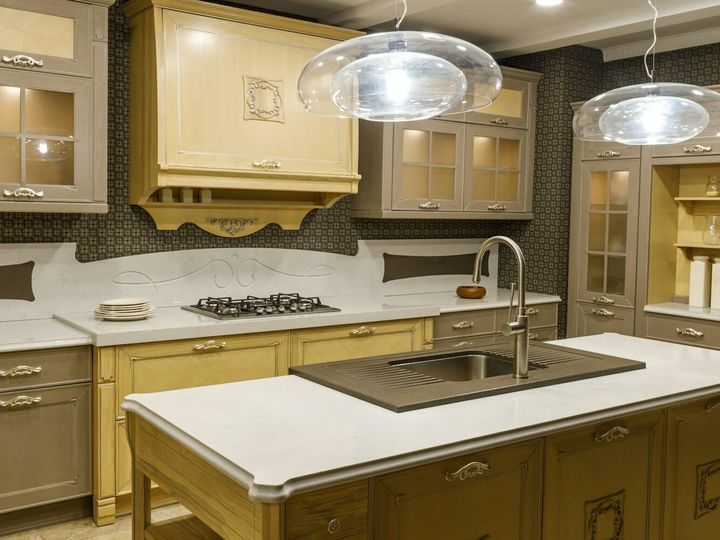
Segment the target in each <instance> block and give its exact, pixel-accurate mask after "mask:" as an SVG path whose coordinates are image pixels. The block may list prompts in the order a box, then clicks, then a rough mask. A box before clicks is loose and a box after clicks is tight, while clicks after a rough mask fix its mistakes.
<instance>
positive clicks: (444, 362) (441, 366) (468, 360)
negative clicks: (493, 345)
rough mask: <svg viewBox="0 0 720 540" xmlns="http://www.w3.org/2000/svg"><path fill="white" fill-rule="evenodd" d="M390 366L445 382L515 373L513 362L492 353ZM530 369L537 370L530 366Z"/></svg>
mask: <svg viewBox="0 0 720 540" xmlns="http://www.w3.org/2000/svg"><path fill="white" fill-rule="evenodd" d="M389 364H390V365H391V366H397V367H401V368H403V369H407V370H410V371H414V372H416V373H423V374H425V375H429V376H431V377H436V378H438V379H441V380H443V381H472V380H475V379H488V378H490V377H498V376H500V375H511V374H512V373H513V362H512V360H510V359H508V358H505V357H501V356H496V355H492V354H490V353H465V352H458V353H454V354H451V355H447V354H443V355H439V356H436V357H434V356H431V357H429V358H419V359H416V360H399V361H395V362H389ZM530 369H537V368H536V367H534V366H530Z"/></svg>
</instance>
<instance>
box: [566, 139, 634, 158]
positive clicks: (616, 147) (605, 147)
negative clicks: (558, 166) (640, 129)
mask: <svg viewBox="0 0 720 540" xmlns="http://www.w3.org/2000/svg"><path fill="white" fill-rule="evenodd" d="M577 144H580V145H581V148H582V154H581V155H582V160H583V161H592V160H595V159H601V160H617V159H637V158H639V157H640V152H641V151H642V146H637V145H635V146H629V145H627V144H622V143H618V142H614V141H613V142H607V141H582V142H578V143H577Z"/></svg>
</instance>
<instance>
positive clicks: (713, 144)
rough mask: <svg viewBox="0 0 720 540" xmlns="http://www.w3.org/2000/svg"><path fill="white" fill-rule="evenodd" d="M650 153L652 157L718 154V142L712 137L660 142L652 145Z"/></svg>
mask: <svg viewBox="0 0 720 540" xmlns="http://www.w3.org/2000/svg"><path fill="white" fill-rule="evenodd" d="M716 131H717V130H716ZM713 135H714V133H713ZM652 153H653V157H670V156H713V155H717V154H720V143H718V141H717V139H715V138H714V137H713V138H712V139H700V140H696V141H693V140H690V141H685V142H682V143H678V144H661V145H657V146H653V147H652Z"/></svg>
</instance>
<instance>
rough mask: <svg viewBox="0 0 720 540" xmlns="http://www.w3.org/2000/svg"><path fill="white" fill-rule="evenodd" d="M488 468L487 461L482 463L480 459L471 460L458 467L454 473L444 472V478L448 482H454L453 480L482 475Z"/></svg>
mask: <svg viewBox="0 0 720 540" xmlns="http://www.w3.org/2000/svg"><path fill="white" fill-rule="evenodd" d="M489 470H490V464H489V463H483V462H482V461H472V462H470V463H468V464H467V465H465V466H463V467H460V468H459V469H458V470H457V471H455V472H454V473H448V472H446V473H445V480H447V481H448V482H454V481H455V480H460V481H463V480H469V479H470V478H475V477H476V476H482V475H483V474H485V473H486V472H488V471H489Z"/></svg>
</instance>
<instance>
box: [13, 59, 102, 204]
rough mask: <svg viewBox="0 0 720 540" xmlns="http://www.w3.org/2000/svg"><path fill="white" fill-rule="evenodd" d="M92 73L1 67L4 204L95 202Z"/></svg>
mask: <svg viewBox="0 0 720 540" xmlns="http://www.w3.org/2000/svg"><path fill="white" fill-rule="evenodd" d="M91 89H92V82H91V80H90V79H82V78H78V77H65V76H62V75H48V74H40V73H22V72H20V71H10V70H1V71H0V191H2V198H0V208H1V207H2V201H12V202H32V201H48V202H90V201H92V200H93V194H92V175H91V171H92V163H93V161H92V160H93V157H92V154H91V148H92V141H91V139H90V126H91V122H89V121H88V118H92V117H93V116H92V106H91V103H92V101H91V96H90V93H91Z"/></svg>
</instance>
